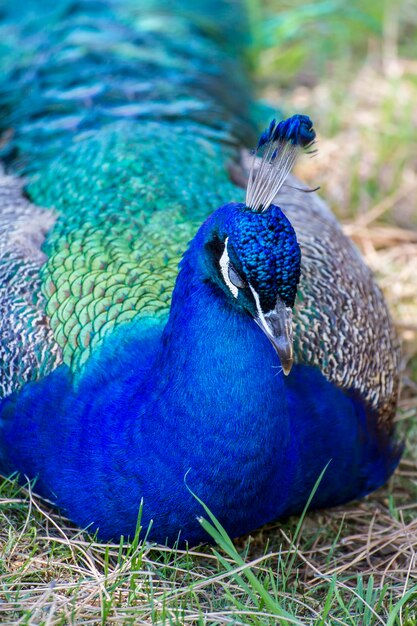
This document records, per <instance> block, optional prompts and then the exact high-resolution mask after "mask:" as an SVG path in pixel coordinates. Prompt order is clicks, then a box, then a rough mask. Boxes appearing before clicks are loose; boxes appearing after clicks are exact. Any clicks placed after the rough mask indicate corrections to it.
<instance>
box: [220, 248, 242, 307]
mask: <svg viewBox="0 0 417 626" xmlns="http://www.w3.org/2000/svg"><path fill="white" fill-rule="evenodd" d="M228 240H229V237H226V240H225V242H224V250H223V254H222V255H221V257H220V261H219V264H220V271H221V273H222V276H223V280H224V282H225V283H226V285H227V287H228V288H229V291H230V293H231V294H232V296H234V297H235V298H237V297H238V295H239V289H238V288H237V287H236V285H234V284H233V283H232V281H231V280H230V278H229V265H230V259H229V255H228V253H227V242H228Z"/></svg>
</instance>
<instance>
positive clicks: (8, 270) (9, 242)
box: [0, 170, 62, 398]
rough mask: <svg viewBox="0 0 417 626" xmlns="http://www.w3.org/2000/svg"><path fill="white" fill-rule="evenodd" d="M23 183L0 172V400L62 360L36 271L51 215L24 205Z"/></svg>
mask: <svg viewBox="0 0 417 626" xmlns="http://www.w3.org/2000/svg"><path fill="white" fill-rule="evenodd" d="M22 187H23V181H22V180H21V179H18V178H16V177H14V176H6V175H5V174H4V172H3V171H2V170H0V398H1V397H3V396H7V395H9V394H10V393H11V392H12V391H14V390H15V389H16V388H17V387H20V386H22V385H24V384H25V383H27V382H29V381H33V380H37V379H38V378H40V377H42V376H45V375H46V374H48V373H49V372H50V371H52V369H54V367H56V366H57V365H58V364H59V363H60V362H61V359H62V356H61V350H60V347H59V345H58V344H57V343H56V342H55V340H54V337H53V333H52V330H51V327H50V325H49V320H48V318H47V316H46V313H45V299H44V297H43V294H42V290H41V277H40V268H41V267H42V266H43V264H44V263H45V260H46V257H45V254H44V253H43V252H42V250H41V246H42V244H43V242H44V239H45V234H46V232H47V231H48V230H49V229H50V228H51V227H52V225H53V223H54V221H55V217H56V216H55V215H54V212H53V211H50V210H46V209H42V208H41V207H37V206H35V205H33V204H32V203H30V202H29V201H28V200H27V198H26V197H25V196H24V194H23V191H22Z"/></svg>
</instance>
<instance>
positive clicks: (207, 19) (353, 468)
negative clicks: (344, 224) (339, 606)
mask: <svg viewBox="0 0 417 626" xmlns="http://www.w3.org/2000/svg"><path fill="white" fill-rule="evenodd" d="M0 12H1V26H0V32H1V46H0V69H1V73H0V76H1V78H0V105H1V111H2V113H1V128H2V135H1V143H0V160H1V162H2V168H3V169H2V170H1V175H0V320H1V321H0V367H1V380H0V398H1V400H0V470H1V472H2V474H3V475H5V476H12V475H18V476H19V477H20V480H21V481H23V482H24V481H26V480H28V479H29V480H31V481H33V483H34V487H33V489H34V491H35V492H36V493H38V494H39V495H40V496H42V497H43V498H46V499H48V500H49V501H50V502H51V503H52V504H53V505H55V506H56V507H58V508H59V509H60V510H61V511H62V512H63V513H64V514H65V515H67V516H68V517H69V518H70V519H71V520H73V521H74V522H75V523H76V524H77V525H79V526H81V527H83V528H84V527H85V528H88V529H89V530H91V531H92V532H97V535H98V537H99V538H100V539H103V540H117V539H118V538H119V537H120V536H122V535H123V536H125V537H132V536H133V535H134V533H135V529H136V525H137V519H138V511H139V509H140V510H141V514H142V518H141V524H142V525H143V526H145V527H149V528H150V530H149V535H148V538H149V539H150V540H153V541H156V542H162V543H165V542H168V543H171V544H172V543H174V542H175V541H176V540H177V539H178V537H180V540H181V541H182V542H187V543H188V544H190V545H192V544H197V543H198V542H201V541H206V540H207V535H206V533H205V532H204V530H203V528H202V526H201V525H200V523H199V521H198V517H199V515H200V514H201V504H200V502H199V499H200V500H202V501H203V502H204V503H205V504H206V505H207V506H208V507H209V508H210V510H211V511H212V512H213V514H214V515H215V516H216V517H217V518H218V520H219V521H220V522H221V523H222V524H223V525H224V527H225V528H226V530H227V532H228V533H230V535H231V536H232V537H236V536H239V535H242V534H243V533H247V532H250V531H252V530H254V529H256V528H257V527H259V526H261V525H262V524H264V523H266V522H268V521H271V520H274V519H277V518H282V517H286V516H288V515H291V514H297V513H299V512H300V511H302V510H303V508H304V507H305V506H306V503H307V502H308V500H309V496H310V494H311V493H312V490H313V489H314V487H315V486H316V487H317V490H316V491H315V494H314V498H313V500H312V502H311V506H314V507H330V506H335V505H338V504H341V503H344V502H347V501H349V500H352V499H355V498H360V497H362V496H364V495H366V494H368V493H370V492H371V491H373V490H375V489H377V488H378V487H380V486H381V485H383V484H384V483H385V482H386V481H387V479H388V477H389V476H390V475H391V473H392V472H393V471H394V469H395V467H396V466H397V464H398V462H399V458H400V455H401V443H399V442H398V438H397V436H396V434H395V431H394V426H393V418H394V414H395V409H396V402H397V393H398V378H399V374H398V371H399V359H400V353H399V345H398V340H397V337H396V334H395V330H394V328H393V324H392V322H391V319H390V316H389V313H388V310H387V306H386V304H385V302H384V299H383V296H382V295H381V292H380V290H379V289H378V287H377V285H376V284H375V281H374V278H373V276H372V275H371V272H370V270H369V269H368V268H367V267H366V266H365V264H364V262H363V260H362V259H361V257H360V255H359V253H358V252H357V250H356V248H355V247H354V245H353V244H352V243H351V241H350V240H349V239H348V238H347V237H346V236H345V235H344V234H343V232H342V229H341V227H340V225H339V224H338V222H337V220H336V218H335V217H334V216H333V214H332V213H331V211H330V210H329V209H328V208H327V206H326V205H325V204H324V203H323V201H322V200H321V199H320V198H319V197H318V195H317V194H316V193H315V192H312V193H310V192H309V190H308V189H306V187H305V186H304V185H302V184H301V183H300V182H298V181H297V180H296V179H295V178H294V177H293V175H292V174H291V170H292V167H293V165H294V162H295V160H296V158H297V156H298V155H299V154H300V153H302V152H303V151H307V152H308V151H311V150H312V149H313V150H314V142H315V131H314V128H313V124H312V122H311V120H310V118H309V117H308V116H306V115H302V114H296V115H294V116H292V117H290V118H288V119H286V120H283V121H276V120H272V121H271V122H270V124H269V126H267V128H266V130H265V131H264V132H262V133H261V134H260V137H259V139H257V136H258V134H259V128H258V125H259V119H260V117H261V113H260V108H259V107H257V105H256V103H255V102H254V100H253V95H252V87H251V82H250V79H249V78H248V71H247V67H246V62H245V61H244V59H245V48H246V42H247V34H246V33H247V30H248V29H247V24H246V17H245V13H244V11H243V7H242V6H241V5H239V4H238V3H237V2H235V1H232V0H231V1H229V2H227V1H226V0H193V2H188V0H170V2H164V0H140V1H139V0H100V1H99V0H42V2H40V1H39V0H25V2H24V4H23V5H20V6H18V5H17V4H16V3H15V2H12V0H8V1H7V2H5V3H3V4H2V7H1V9H0ZM265 125H266V120H265ZM319 477H320V480H319ZM195 495H197V496H198V499H197V498H196V497H195Z"/></svg>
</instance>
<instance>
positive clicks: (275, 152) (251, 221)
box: [203, 115, 315, 374]
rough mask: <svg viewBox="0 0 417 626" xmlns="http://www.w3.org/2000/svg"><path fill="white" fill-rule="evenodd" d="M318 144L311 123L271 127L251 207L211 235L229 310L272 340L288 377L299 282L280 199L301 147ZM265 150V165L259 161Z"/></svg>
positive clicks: (214, 223)
mask: <svg viewBox="0 0 417 626" xmlns="http://www.w3.org/2000/svg"><path fill="white" fill-rule="evenodd" d="M314 139H315V133H314V130H313V125H312V122H311V120H310V119H309V118H308V117H307V116H304V115H295V116H293V117H292V118H290V119H288V120H284V121H282V122H280V123H279V124H276V123H275V120H274V121H273V122H272V123H271V125H270V126H269V128H268V130H266V131H265V132H264V133H263V134H262V135H261V138H260V140H259V143H258V146H257V150H256V151H255V156H254V161H253V166H252V169H251V172H250V174H249V183H248V189H247V195H246V203H245V204H237V203H230V204H226V205H224V206H223V207H221V208H220V209H218V210H217V211H216V212H215V213H214V214H213V215H212V216H211V218H209V220H208V221H207V222H206V225H205V228H204V229H203V230H204V246H205V251H206V254H205V255H204V258H205V276H206V280H209V281H211V283H212V284H213V286H214V287H215V288H216V289H217V290H219V289H220V290H222V292H223V295H224V297H225V298H226V301H227V302H228V304H229V306H232V307H235V308H236V307H237V308H239V309H241V310H242V311H243V312H244V313H245V314H248V315H250V316H251V317H252V318H253V319H254V320H255V322H256V323H257V324H258V325H259V327H260V328H261V329H262V331H263V332H264V333H265V335H266V336H267V337H268V339H269V340H270V341H271V343H272V345H273V346H274V348H275V350H276V352H277V353H278V356H279V358H280V361H281V366H282V368H283V371H284V373H285V374H288V373H289V372H290V370H291V366H292V362H293V346H292V343H293V338H292V308H293V306H294V301H295V297H296V294H297V285H298V282H299V279H300V264H301V251H300V247H299V245H298V242H297V237H296V234H295V231H294V229H293V227H292V225H291V223H290V221H289V220H288V219H287V217H286V216H285V215H284V213H283V212H282V211H281V209H280V208H279V207H278V206H275V205H274V204H272V201H273V199H274V198H275V196H276V194H277V193H278V191H279V189H280V187H281V186H282V184H283V182H284V180H285V178H286V177H287V175H288V173H289V172H290V170H291V169H292V166H293V165H294V162H295V159H296V156H297V153H298V152H299V150H300V148H301V149H302V148H309V147H311V146H312V144H313V142H314ZM260 152H261V159H260V160H259V158H257V157H258V156H259V153H260Z"/></svg>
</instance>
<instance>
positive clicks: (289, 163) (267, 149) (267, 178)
mask: <svg viewBox="0 0 417 626" xmlns="http://www.w3.org/2000/svg"><path fill="white" fill-rule="evenodd" d="M315 138H316V133H315V131H314V129H313V122H312V121H311V119H310V118H309V117H308V116H307V115H293V116H292V117H290V118H288V119H287V120H282V121H281V122H279V123H278V124H277V123H276V120H275V119H273V120H272V122H271V123H270V125H269V128H267V129H266V130H265V131H264V132H263V133H262V135H261V136H260V138H259V141H258V145H257V147H256V150H255V152H254V157H253V162H252V167H251V170H250V173H249V182H248V187H247V191H246V206H248V207H249V208H251V209H252V210H253V211H256V212H262V211H265V210H266V209H267V208H268V207H269V206H270V204H271V202H272V201H273V199H274V197H275V196H276V194H277V193H278V191H279V190H280V188H281V187H282V185H283V183H284V181H285V179H286V178H287V176H288V174H289V173H290V172H291V170H292V168H293V166H294V163H295V161H296V159H297V156H298V154H299V152H300V151H301V150H303V149H304V150H308V149H309V148H311V146H312V145H313V144H314V141H315ZM259 156H261V163H260V166H259V168H258V169H257V170H255V164H256V161H257V158H258V157H259Z"/></svg>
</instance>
